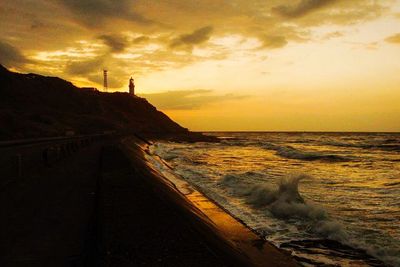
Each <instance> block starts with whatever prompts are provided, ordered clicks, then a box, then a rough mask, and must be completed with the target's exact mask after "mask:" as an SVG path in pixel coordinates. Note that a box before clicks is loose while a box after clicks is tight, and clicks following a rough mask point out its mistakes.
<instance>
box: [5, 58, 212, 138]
mask: <svg viewBox="0 0 400 267" xmlns="http://www.w3.org/2000/svg"><path fill="white" fill-rule="evenodd" d="M104 131H116V132H118V133H120V134H134V133H136V134H140V135H143V136H145V137H147V138H163V139H175V140H176V139H178V140H182V141H198V140H205V141H206V140H210V141H211V138H208V137H206V136H203V135H201V134H199V133H193V132H190V131H188V129H186V128H183V127H182V126H180V125H179V124H177V123H176V122H174V121H172V120H171V119H170V118H169V117H168V116H167V115H165V114H164V113H162V112H160V111H158V110H157V109H156V108H155V107H154V106H152V105H151V104H150V103H149V102H148V101H147V100H146V99H144V98H140V97H135V96H131V95H129V94H128V93H103V92H99V91H97V90H96V89H95V88H78V87H76V86H74V85H73V84H72V83H71V82H68V81H65V80H63V79H60V78H57V77H46V76H42V75H38V74H33V73H30V74H21V73H15V72H11V71H9V70H7V69H6V68H4V67H3V66H1V65H0V140H11V139H21V138H35V137H50V136H60V135H65V134H66V133H67V132H69V133H72V132H74V133H75V134H92V133H102V132H104Z"/></svg>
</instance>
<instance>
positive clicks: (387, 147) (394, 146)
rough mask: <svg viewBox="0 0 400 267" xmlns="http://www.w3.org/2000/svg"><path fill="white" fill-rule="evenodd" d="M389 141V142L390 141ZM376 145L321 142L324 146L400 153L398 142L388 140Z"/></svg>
mask: <svg viewBox="0 0 400 267" xmlns="http://www.w3.org/2000/svg"><path fill="white" fill-rule="evenodd" d="M388 140H389V141H388ZM388 140H384V141H381V142H377V143H375V144H368V143H363V144H360V143H342V142H337V141H324V142H321V144H322V145H327V146H336V147H350V148H361V149H377V150H384V151H400V144H398V142H399V141H398V140H395V139H388Z"/></svg>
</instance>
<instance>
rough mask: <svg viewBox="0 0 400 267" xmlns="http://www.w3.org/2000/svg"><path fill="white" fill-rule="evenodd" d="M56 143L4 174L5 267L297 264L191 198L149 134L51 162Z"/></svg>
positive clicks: (0, 257) (1, 226)
mask: <svg viewBox="0 0 400 267" xmlns="http://www.w3.org/2000/svg"><path fill="white" fill-rule="evenodd" d="M49 145H50V147H54V146H51V144H48V143H47V144H46V145H44V144H42V145H41V146H38V147H36V148H34V147H27V148H26V149H27V150H26V151H27V152H26V153H22V152H21V153H22V154H23V155H32V157H31V158H32V161H30V160H29V159H30V157H28V156H25V157H24V158H25V160H26V162H25V165H24V166H31V167H29V169H26V170H29V171H24V174H23V175H22V176H19V175H18V172H17V173H15V172H14V173H13V172H12V171H13V170H15V169H12V168H11V169H10V170H11V172H10V174H9V175H7V176H4V175H2V176H1V179H2V180H1V181H2V185H3V186H2V187H1V192H2V193H1V196H0V213H1V214H0V215H1V218H2V220H1V223H0V236H1V239H0V265H1V266H138V265H140V266H296V263H295V262H294V261H293V260H292V259H291V257H289V256H287V255H285V254H283V253H282V252H281V251H279V250H278V249H276V248H274V247H272V246H270V245H269V244H268V243H266V242H263V241H261V240H260V239H259V238H258V237H257V236H256V235H254V234H253V233H252V232H251V231H249V230H248V229H247V228H245V229H243V228H242V227H243V225H241V224H240V223H238V222H237V221H235V220H234V219H233V218H231V217H230V216H229V215H228V214H226V213H224V212H223V211H218V209H217V207H212V208H210V206H209V205H210V203H211V202H207V200H206V199H203V198H202V196H201V195H198V194H197V195H193V198H192V200H196V201H195V202H193V201H192V202H191V201H188V198H187V197H186V196H183V195H182V194H181V193H180V192H178V191H176V188H174V186H171V183H170V182H169V181H167V180H166V179H165V177H162V175H160V173H157V172H156V171H155V170H154V169H152V168H151V166H149V165H148V163H147V162H146V160H145V157H144V153H145V151H144V150H143V149H142V148H143V147H144V145H146V143H145V142H144V141H143V140H140V139H138V138H135V137H132V138H125V139H123V141H122V142H121V141H120V140H119V139H114V140H113V139H104V140H102V141H99V142H94V143H92V144H90V145H89V144H85V143H84V142H83V143H82V144H81V146H80V147H79V148H77V149H76V150H74V153H71V155H70V156H68V157H65V158H62V160H60V159H59V160H56V161H51V162H50V163H51V164H43V148H45V147H48V146H49ZM71 149H72V148H71ZM10 151H11V150H10ZM21 151H22V150H21ZM11 152H12V153H14V152H15V150H14V151H11ZM28 152H29V153H28ZM39 152H40V153H39ZM51 153H52V152H51ZM4 155H5V154H4ZM57 155H60V154H54V153H53V154H50V152H49V154H48V155H47V156H48V159H50V160H52V159H56V158H58V156H57ZM38 160H39V161H40V162H41V163H40V164H41V165H40V166H41V167H40V168H39V167H38V166H39V165H38V164H39V163H38V162H36V161H38ZM35 166H36V168H35ZM4 170H5V169H4ZM6 180H9V181H12V182H8V183H4V181H6ZM196 203H197V204H196ZM200 203H203V206H202V205H200ZM211 204H212V203H211ZM205 207H208V209H204V208H205ZM210 212H212V214H213V215H212V214H210ZM211 215H212V216H211ZM213 216H214V217H213ZM215 216H217V217H219V218H221V220H220V222H224V221H225V222H226V225H227V226H229V225H231V226H232V227H231V230H234V231H233V232H229V231H227V229H228V228H229V227H228V228H225V229H224V228H221V225H218V222H217V221H216V220H215V218H216V217H215ZM231 220H232V221H231ZM228 230H229V229H228ZM231 234H233V235H231ZM257 251H258V252H257Z"/></svg>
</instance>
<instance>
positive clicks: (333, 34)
mask: <svg viewBox="0 0 400 267" xmlns="http://www.w3.org/2000/svg"><path fill="white" fill-rule="evenodd" d="M343 35H344V34H343V33H342V32H340V31H334V32H329V33H327V34H325V35H324V36H323V37H322V39H323V40H330V39H333V38H338V37H342V36H343Z"/></svg>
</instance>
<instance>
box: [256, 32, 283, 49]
mask: <svg viewBox="0 0 400 267" xmlns="http://www.w3.org/2000/svg"><path fill="white" fill-rule="evenodd" d="M259 39H260V41H261V42H262V45H261V47H260V48H265V49H275V48H281V47H284V46H286V45H287V43H288V41H287V40H286V38H285V37H284V36H280V35H267V36H263V37H261V38H259Z"/></svg>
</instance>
